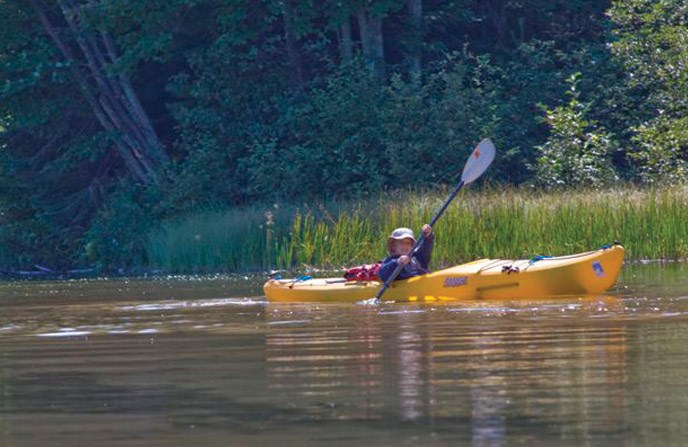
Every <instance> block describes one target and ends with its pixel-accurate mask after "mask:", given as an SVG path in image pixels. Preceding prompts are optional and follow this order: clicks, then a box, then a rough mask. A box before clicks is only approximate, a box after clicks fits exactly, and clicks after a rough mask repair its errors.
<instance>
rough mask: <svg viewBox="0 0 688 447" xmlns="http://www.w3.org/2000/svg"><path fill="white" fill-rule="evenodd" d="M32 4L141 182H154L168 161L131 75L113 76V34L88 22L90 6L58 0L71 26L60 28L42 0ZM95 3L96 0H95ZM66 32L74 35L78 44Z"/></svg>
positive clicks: (63, 14)
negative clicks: (86, 15) (85, 15)
mask: <svg viewBox="0 0 688 447" xmlns="http://www.w3.org/2000/svg"><path fill="white" fill-rule="evenodd" d="M30 2H31V5H32V7H33V8H34V10H35V11H36V13H37V14H38V17H39V19H40V21H41V23H42V25H43V27H44V28H45V30H46V32H47V33H48V35H49V36H50V38H51V39H52V40H53V42H54V43H55V46H56V47H57V48H58V49H59V50H60V52H61V53H62V55H63V56H64V57H65V59H67V61H69V66H70V70H71V73H72V75H73V77H74V80H75V81H76V82H77V84H78V86H79V89H80V91H81V92H82V94H83V95H84V98H85V99H86V102H87V103H88V104H89V106H90V107H91V110H92V111H93V114H94V115H95V116H96V118H97V120H98V122H99V123H100V125H101V126H102V127H103V129H105V130H106V131H108V132H109V133H112V134H113V135H114V145H115V148H116V149H117V152H118V154H119V155H120V158H121V159H122V161H123V163H124V165H125V166H126V168H127V169H128V171H129V173H130V174H131V175H132V176H133V178H134V179H136V180H137V181H139V182H141V183H144V184H152V183H155V182H156V181H157V177H158V172H157V171H158V169H159V167H160V165H161V164H163V163H165V162H166V161H167V160H168V156H167V153H166V152H165V150H164V148H163V146H162V144H161V143H160V140H159V138H158V136H157V133H156V132H155V130H154V129H153V126H152V125H151V122H150V119H149V118H148V115H147V114H146V112H145V110H144V109H143V107H142V106H141V103H140V102H139V99H138V97H137V95H136V93H135V91H134V88H133V86H132V85H131V82H130V81H129V79H128V78H127V77H126V76H124V75H110V74H109V73H108V70H109V65H110V64H112V63H115V62H116V61H117V53H116V51H115V46H114V43H113V41H112V38H111V37H110V36H109V35H108V34H107V33H105V32H100V33H98V34H96V33H94V32H93V31H92V30H89V29H87V28H86V27H84V26H83V20H82V12H83V8H84V5H78V4H75V3H74V2H73V1H72V0H58V1H57V3H58V6H59V8H60V11H61V13H62V19H63V20H64V22H65V23H66V24H67V27H66V28H65V30H66V31H67V32H66V33H65V32H63V31H64V30H60V29H58V28H57V27H56V26H55V25H54V22H53V20H52V19H51V17H50V15H49V14H50V11H51V9H54V8H49V7H48V6H46V5H45V4H44V3H43V2H42V1H41V0H30ZM89 5H90V6H95V1H94V0H89ZM64 35H71V37H72V38H73V39H74V41H75V42H76V46H75V47H74V46H73V45H71V44H70V43H68V42H67V41H66V40H65V38H64V37H63V36H64Z"/></svg>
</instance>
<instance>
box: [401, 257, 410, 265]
mask: <svg viewBox="0 0 688 447" xmlns="http://www.w3.org/2000/svg"><path fill="white" fill-rule="evenodd" d="M409 262H411V258H410V257H408V255H401V256H399V264H401V265H406V264H408V263H409Z"/></svg>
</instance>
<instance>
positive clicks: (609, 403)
mask: <svg viewBox="0 0 688 447" xmlns="http://www.w3.org/2000/svg"><path fill="white" fill-rule="evenodd" d="M575 301H576V302H575V303H570V302H569V303H562V302H561V301H559V302H558V303H557V302H547V301H539V302H532V303H520V304H516V303H491V304H489V303H488V304H486V303H473V304H472V305H471V304H468V305H466V304H463V305H459V306H457V305H454V306H451V305H447V306H441V307H424V306H422V305H419V306H399V305H395V306H393V307H392V308H391V309H381V310H379V309H370V308H359V309H357V310H356V311H355V314H354V315H351V316H350V317H351V318H352V319H353V321H352V322H351V325H352V328H351V330H350V331H349V330H342V329H340V328H339V327H338V326H340V325H341V324H339V325H338V324H337V322H333V321H328V322H327V325H326V326H327V327H328V328H329V329H326V328H324V327H323V325H321V324H298V325H293V326H290V325H286V324H279V325H271V326H270V330H269V331H268V332H267V333H266V356H267V365H268V366H267V367H268V382H269V387H270V389H271V390H274V391H275V392H277V393H279V394H280V397H281V398H282V399H284V400H287V401H292V402H300V403H301V405H302V409H303V410H304V417H307V418H308V419H310V420H341V419H361V418H362V419H366V420H371V419H372V420H387V421H388V422H389V423H394V421H396V423H398V424H404V423H414V424H420V425H421V426H423V425H425V426H432V427H434V428H435V429H437V428H440V429H448V427H454V428H455V427H457V426H459V427H461V426H463V427H464V428H465V430H466V431H465V432H466V433H470V440H471V441H472V443H473V445H490V446H495V445H505V444H506V440H507V433H510V434H511V436H513V435H514V433H518V432H519V431H528V430H532V429H534V428H535V429H536V430H538V431H541V434H545V435H547V436H550V437H552V439H559V438H562V437H563V438H564V439H565V438H567V437H569V436H572V437H575V438H577V439H593V438H594V437H595V436H596V434H604V435H608V434H609V433H618V432H619V431H623V430H624V421H625V414H624V411H625V408H626V399H625V382H626V369H627V367H626V349H627V348H626V339H627V334H626V331H627V327H626V324H625V323H624V321H623V319H620V320H614V321H612V322H609V323H607V322H605V323H604V324H600V325H595V326H592V327H591V326H590V325H589V324H584V325H581V324H580V323H581V321H588V322H589V320H588V319H589V318H590V317H592V316H593V315H594V314H596V313H598V312H602V313H608V312H610V309H615V310H616V311H621V310H622V309H623V306H622V304H621V302H620V300H618V299H614V298H608V297H594V298H579V299H576V300H575ZM268 308H269V310H268V311H266V317H267V318H268V321H270V322H280V323H282V322H284V319H285V318H286V317H289V318H293V319H294V321H302V322H305V321H310V322H311V323H313V322H315V321H318V319H322V318H325V315H320V312H323V314H327V313H326V312H324V311H320V312H319V311H317V310H313V309H312V308H310V307H309V308H304V307H300V306H284V305H277V306H269V307H268ZM478 308H479V309H480V311H479V312H480V313H477V312H478V311H476V309H478ZM305 309H308V310H307V312H306V313H305V314H304V310H305ZM543 309H545V312H547V315H544V314H543ZM552 313H554V317H555V318H556V321H552V317H553V315H552ZM306 315H307V316H308V318H306ZM561 315H563V317H561V318H560V316H561ZM306 415H307V416H306Z"/></svg>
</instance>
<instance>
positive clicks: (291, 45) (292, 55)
mask: <svg viewBox="0 0 688 447" xmlns="http://www.w3.org/2000/svg"><path fill="white" fill-rule="evenodd" d="M294 14H295V13H294V5H293V3H292V0H286V1H285V2H284V34H285V37H286V41H287V58H288V60H289V66H290V67H291V69H292V82H293V84H294V86H295V87H296V88H297V90H299V91H303V89H304V86H305V79H304V69H303V61H302V59H301V51H300V50H299V43H298V39H297V38H296V36H295V35H294V20H295V17H294Z"/></svg>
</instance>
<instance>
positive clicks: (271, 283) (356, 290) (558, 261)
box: [263, 244, 624, 302]
mask: <svg viewBox="0 0 688 447" xmlns="http://www.w3.org/2000/svg"><path fill="white" fill-rule="evenodd" d="M623 257H624V248H623V246H622V245H620V244H610V245H606V246H604V247H602V248H600V249H598V250H593V251H589V252H585V253H577V254H572V255H568V256H557V257H547V256H536V257H534V258H532V259H521V260H505V259H479V260H477V261H473V262H469V263H466V264H461V265H457V266H454V267H450V268H446V269H443V270H438V271H436V272H432V273H428V274H425V275H421V276H415V277H413V278H409V279H405V280H397V281H394V282H393V283H392V285H391V286H390V287H389V289H387V291H386V292H385V294H384V296H383V300H384V301H407V302H435V301H456V300H511V299H530V298H543V297H552V296H566V295H568V296H571V295H577V296H581V295H593V294H599V293H601V292H603V291H605V290H607V289H609V288H610V287H612V286H613V285H614V284H615V283H616V280H617V277H618V276H619V273H620V271H621V265H622V264H623ZM380 287H382V283H381V282H379V281H347V280H345V279H344V278H311V277H299V278H294V279H281V278H273V279H270V280H268V281H267V282H266V283H265V285H264V286H263V290H264V292H265V296H266V297H267V298H268V300H269V301H275V302H358V301H363V300H368V299H370V298H373V297H374V296H375V294H376V293H377V291H378V290H380Z"/></svg>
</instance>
